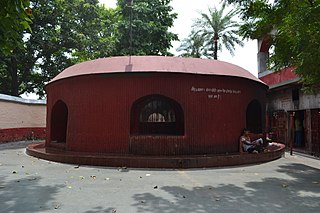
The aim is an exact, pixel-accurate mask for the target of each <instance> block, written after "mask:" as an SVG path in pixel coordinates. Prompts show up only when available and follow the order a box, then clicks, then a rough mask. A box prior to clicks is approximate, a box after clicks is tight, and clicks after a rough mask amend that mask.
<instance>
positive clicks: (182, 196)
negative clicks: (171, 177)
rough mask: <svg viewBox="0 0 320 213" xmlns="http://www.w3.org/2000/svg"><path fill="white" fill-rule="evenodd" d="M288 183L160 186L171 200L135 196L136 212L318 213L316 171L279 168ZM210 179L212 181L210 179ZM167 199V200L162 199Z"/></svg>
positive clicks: (319, 194)
mask: <svg viewBox="0 0 320 213" xmlns="http://www.w3.org/2000/svg"><path fill="white" fill-rule="evenodd" d="M277 171H278V172H279V173H285V174H286V175H289V176H290V177H291V178H290V179H281V178H265V179H262V181H261V180H259V181H248V182H246V183H245V186H244V187H243V186H237V185H234V184H220V185H218V186H216V187H213V186H203V187H194V188H192V189H191V190H189V189H186V188H184V187H178V186H163V187H160V188H159V189H158V190H163V191H165V192H166V193H169V194H170V195H171V196H170V197H172V199H171V200H168V199H167V198H163V197H162V196H161V195H159V194H163V193H157V190H155V192H154V193H143V194H135V195H134V196H133V198H134V199H135V204H134V205H133V206H134V207H135V208H136V209H137V212H156V213H157V212H159V213H177V212H318V211H319V208H320V202H319V200H320V170H319V169H316V168H313V167H310V166H306V165H303V164H288V165H284V166H279V168H278V169H277ZM211 178H214V177H211ZM166 197H168V196H166Z"/></svg>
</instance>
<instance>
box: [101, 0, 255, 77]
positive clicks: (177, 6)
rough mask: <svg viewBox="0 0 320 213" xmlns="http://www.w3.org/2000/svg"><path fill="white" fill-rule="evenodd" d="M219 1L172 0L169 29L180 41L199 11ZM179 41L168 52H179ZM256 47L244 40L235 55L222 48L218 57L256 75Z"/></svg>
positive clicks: (108, 2) (108, 0)
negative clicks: (170, 25)
mask: <svg viewBox="0 0 320 213" xmlns="http://www.w3.org/2000/svg"><path fill="white" fill-rule="evenodd" d="M116 2H117V0H100V3H102V4H104V5H105V6H106V7H115V6H116ZM133 2H134V0H133ZM220 2H221V0H172V1H171V6H172V7H173V11H174V12H175V13H177V14H178V17H177V19H176V20H175V22H174V26H173V27H172V28H171V29H170V31H171V32H173V33H176V34H178V37H179V40H180V41H182V40H183V39H184V38H187V37H188V35H189V33H190V32H191V26H192V24H193V20H195V19H196V18H199V17H200V14H199V12H200V11H202V12H207V11H208V7H217V8H220V6H221V4H220ZM239 21H240V19H239ZM180 41H175V42H172V45H173V48H171V50H170V52H172V53H174V54H175V55H178V54H179V53H177V51H176V49H177V48H178V47H179V46H180ZM257 48H258V47H257V41H256V40H249V41H247V40H245V41H244V46H243V47H240V46H236V49H235V51H234V54H235V56H232V55H230V53H229V51H228V50H226V49H224V50H223V51H222V52H219V53H218V59H219V60H221V61H226V62H229V63H232V64H236V65H238V66H240V67H242V68H244V69H246V70H248V71H249V72H251V73H252V74H254V75H255V76H258V68H257V51H258V49H257Z"/></svg>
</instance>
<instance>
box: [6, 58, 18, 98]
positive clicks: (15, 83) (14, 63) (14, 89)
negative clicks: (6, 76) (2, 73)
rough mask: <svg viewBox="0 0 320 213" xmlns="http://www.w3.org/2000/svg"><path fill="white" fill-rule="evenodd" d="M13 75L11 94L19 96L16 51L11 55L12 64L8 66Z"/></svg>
mask: <svg viewBox="0 0 320 213" xmlns="http://www.w3.org/2000/svg"><path fill="white" fill-rule="evenodd" d="M8 69H9V70H10V75H11V93H10V94H11V95H13V96H19V82H18V68H17V58H16V56H15V53H14V52H13V55H12V56H11V60H10V66H8Z"/></svg>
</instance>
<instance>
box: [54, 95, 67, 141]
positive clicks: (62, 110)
mask: <svg viewBox="0 0 320 213" xmlns="http://www.w3.org/2000/svg"><path fill="white" fill-rule="evenodd" d="M67 125H68V108H67V105H66V104H65V103H64V102H63V101H61V100H59V101H57V102H56V103H55V104H54V105H53V107H52V110H51V129H50V132H51V138H50V141H51V142H55V143H66V137H67Z"/></svg>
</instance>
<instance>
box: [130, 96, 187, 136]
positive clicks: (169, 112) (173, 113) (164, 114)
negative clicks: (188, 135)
mask: <svg viewBox="0 0 320 213" xmlns="http://www.w3.org/2000/svg"><path fill="white" fill-rule="evenodd" d="M130 132H131V134H132V135H183V134H184V116H183V111H182V108H181V106H180V104H179V103H178V102H176V101H174V100H172V99H170V98H168V97H165V96H161V95H149V96H145V97H142V98H140V99H139V100H137V101H136V102H135V103H134V104H133V105H132V108H131V130H130Z"/></svg>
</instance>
